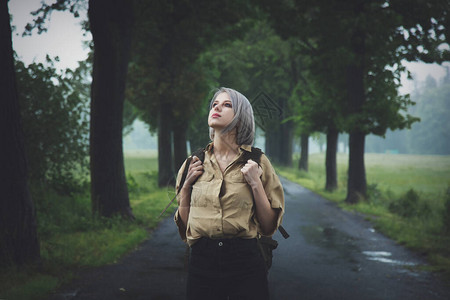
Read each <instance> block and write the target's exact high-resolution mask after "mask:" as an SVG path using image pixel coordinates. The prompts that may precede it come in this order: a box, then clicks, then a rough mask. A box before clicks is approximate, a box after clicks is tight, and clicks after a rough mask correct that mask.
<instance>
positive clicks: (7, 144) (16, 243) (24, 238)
mask: <svg viewBox="0 0 450 300" xmlns="http://www.w3.org/2000/svg"><path fill="white" fill-rule="evenodd" d="M7 3H8V1H2V2H1V4H0V38H1V40H0V70H1V73H0V74H1V75H0V93H1V95H2V97H1V100H2V101H1V106H2V107H1V109H0V139H1V141H2V146H1V147H0V191H1V193H0V195H1V196H0V267H6V266H11V265H23V264H26V263H33V262H37V261H39V259H40V251H39V242H38V238H37V230H36V217H35V212H34V207H33V202H32V199H31V195H30V192H29V189H28V184H27V160H26V156H25V149H24V141H23V131H22V126H21V118H20V110H19V100H18V95H17V88H16V77H15V73H14V72H15V71H14V60H13V51H12V42H11V26H10V18H9V13H8V5H7Z"/></svg>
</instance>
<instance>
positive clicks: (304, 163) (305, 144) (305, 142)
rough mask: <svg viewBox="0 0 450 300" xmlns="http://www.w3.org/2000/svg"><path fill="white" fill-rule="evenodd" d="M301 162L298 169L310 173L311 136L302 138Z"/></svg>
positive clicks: (303, 135) (305, 135) (302, 136)
mask: <svg viewBox="0 0 450 300" xmlns="http://www.w3.org/2000/svg"><path fill="white" fill-rule="evenodd" d="M300 151H301V152H300V160H299V162H298V168H299V169H300V170H303V171H306V172H308V155H309V134H302V135H301V137H300Z"/></svg>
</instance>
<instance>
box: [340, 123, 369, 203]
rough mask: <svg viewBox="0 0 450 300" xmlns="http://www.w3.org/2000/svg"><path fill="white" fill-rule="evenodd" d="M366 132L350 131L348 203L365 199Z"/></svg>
mask: <svg viewBox="0 0 450 300" xmlns="http://www.w3.org/2000/svg"><path fill="white" fill-rule="evenodd" d="M365 137H366V136H365V134H364V133H362V132H352V133H350V155H349V165H348V183H347V198H346V199H345V201H346V202H347V203H351V204H354V203H358V202H359V201H360V200H362V199H365V197H366V190H367V183H366V170H365V166H364V142H365Z"/></svg>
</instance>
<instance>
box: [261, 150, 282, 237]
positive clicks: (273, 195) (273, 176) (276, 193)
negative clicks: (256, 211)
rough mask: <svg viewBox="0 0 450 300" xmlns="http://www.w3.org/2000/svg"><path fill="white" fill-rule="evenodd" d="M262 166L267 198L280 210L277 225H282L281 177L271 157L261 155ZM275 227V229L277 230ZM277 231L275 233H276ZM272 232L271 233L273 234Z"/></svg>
mask: <svg viewBox="0 0 450 300" xmlns="http://www.w3.org/2000/svg"><path fill="white" fill-rule="evenodd" d="M261 167H262V169H263V175H262V178H261V181H262V183H263V187H264V191H265V192H266V195H267V199H268V200H269V202H270V205H271V206H272V208H274V209H277V210H278V219H277V227H276V229H278V227H279V226H280V225H281V222H282V220H283V215H284V190H283V186H282V185H281V182H280V179H279V178H278V175H277V173H276V172H275V170H274V168H273V166H272V164H271V163H270V161H269V159H268V158H267V157H266V156H265V155H264V154H263V155H262V156H261ZM276 229H275V231H276ZM275 231H274V232H273V233H275ZM273 233H272V234H273ZM272 234H271V235H272Z"/></svg>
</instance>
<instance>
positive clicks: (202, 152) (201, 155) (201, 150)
mask: <svg viewBox="0 0 450 300" xmlns="http://www.w3.org/2000/svg"><path fill="white" fill-rule="evenodd" d="M194 156H197V157H198V158H199V159H200V161H201V162H204V161H205V149H204V148H199V149H197V150H195V151H194V152H192V154H191V156H189V157H188V158H187V160H186V164H185V165H184V170H183V174H182V175H181V180H180V184H179V185H178V190H177V195H178V193H179V192H180V190H181V188H182V187H183V184H184V181H185V180H186V176H187V172H188V170H189V165H190V164H191V161H192V158H193V157H194Z"/></svg>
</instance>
